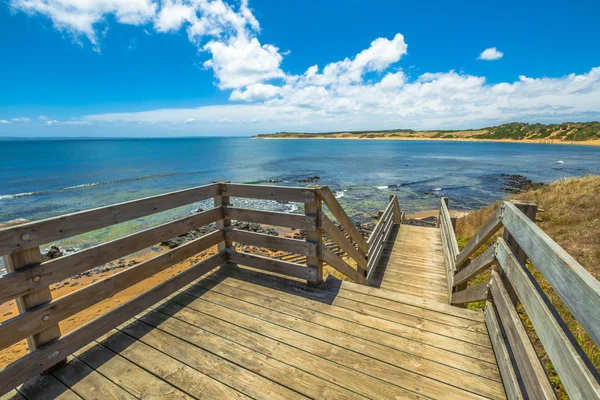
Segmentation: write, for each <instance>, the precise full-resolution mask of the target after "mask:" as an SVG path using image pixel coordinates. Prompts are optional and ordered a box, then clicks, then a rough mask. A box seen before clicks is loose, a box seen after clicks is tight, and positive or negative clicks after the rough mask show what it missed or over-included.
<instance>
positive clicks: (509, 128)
mask: <svg viewBox="0 0 600 400" xmlns="http://www.w3.org/2000/svg"><path fill="white" fill-rule="evenodd" d="M255 137H256V138H259V139H399V140H400V139H463V140H464V139H480V140H501V141H535V142H548V143H555V142H557V143H560V142H564V143H571V142H576V143H585V142H598V141H600V122H565V123H562V124H548V125H544V124H526V123H520V122H513V123H509V124H503V125H499V126H492V127H487V128H482V129H467V130H430V131H415V130H412V129H391V130H385V131H343V132H321V133H307V132H277V133H272V134H261V135H257V136H255Z"/></svg>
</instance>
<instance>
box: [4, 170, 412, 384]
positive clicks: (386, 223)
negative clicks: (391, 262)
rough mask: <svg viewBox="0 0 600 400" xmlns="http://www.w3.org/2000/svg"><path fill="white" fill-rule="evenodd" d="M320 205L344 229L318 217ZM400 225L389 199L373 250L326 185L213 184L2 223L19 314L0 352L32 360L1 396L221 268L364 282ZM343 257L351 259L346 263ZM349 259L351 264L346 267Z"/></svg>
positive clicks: (7, 288) (7, 377)
mask: <svg viewBox="0 0 600 400" xmlns="http://www.w3.org/2000/svg"><path fill="white" fill-rule="evenodd" d="M239 197H245V198H253V199H263V200H274V201H285V202H296V203H301V204H302V205H303V206H304V214H303V215H302V214H288V213H278V212H271V211H259V210H251V209H243V208H236V207H234V206H233V205H232V203H235V198H239ZM211 198H213V199H214V208H212V209H209V210H207V211H203V212H201V213H198V214H194V215H190V216H186V217H183V218H179V219H176V220H173V221H169V222H167V223H164V224H161V225H158V226H155V227H152V228H149V229H146V230H143V231H140V232H136V233H133V234H130V235H127V236H124V237H121V238H118V239H115V240H111V241H108V242H105V243H102V244H99V245H97V246H93V247H89V248H86V249H83V250H80V251H78V252H75V253H72V254H68V255H65V256H63V257H60V258H57V259H52V260H47V261H44V260H42V255H41V252H40V249H39V246H40V245H44V244H48V243H52V242H54V241H57V240H62V239H65V238H68V237H72V236H75V235H79V234H82V233H86V232H90V231H93V230H96V229H100V228H106V227H109V226H111V225H114V224H118V223H122V222H126V221H130V220H133V219H136V218H141V217H145V216H148V215H151V214H155V213H159V212H162V211H166V210H169V209H173V208H177V207H181V206H185V205H189V204H192V203H196V202H198V201H203V200H209V199H211ZM322 203H324V204H325V205H326V207H327V209H328V210H329V211H330V212H331V214H332V215H333V217H334V218H335V219H336V220H337V221H338V222H339V224H340V226H341V229H342V230H340V229H339V228H338V226H336V225H335V224H334V223H333V222H332V221H331V220H330V219H329V217H328V216H327V215H325V213H324V212H323V210H322ZM401 218H402V214H401V212H400V207H399V203H398V199H397V198H396V197H395V196H393V198H391V200H390V203H389V205H388V207H386V210H385V212H384V213H383V215H382V218H380V220H379V222H378V224H377V227H376V228H375V231H374V236H372V238H370V242H372V244H369V243H367V241H366V240H365V239H364V238H363V237H362V235H361V234H360V232H359V231H358V230H357V229H356V227H355V226H354V225H353V224H352V222H351V220H350V218H349V217H348V215H347V214H346V213H345V212H344V210H343V208H342V207H341V205H340V204H339V202H338V201H337V200H336V199H335V196H334V195H333V193H332V192H331V190H330V189H329V188H328V187H326V186H317V187H306V188H294V187H278V186H259V185H240V184H233V183H230V182H228V181H217V182H215V183H213V184H210V185H206V186H200V187H196V188H192V189H186V190H181V191H177V192H173V193H167V194H163V195H159V196H153V197H148V198H144V199H141V200H134V201H129V202H125V203H120V204H115V205H111V206H107V207H101V208H97V209H94V210H88V211H81V212H76V213H72V214H68V215H64V216H59V217H53V218H49V219H45V220H42V221H35V222H28V221H24V220H19V221H16V222H15V223H13V224H7V223H4V224H2V225H0V255H3V256H4V262H5V265H6V268H7V271H8V273H7V274H5V275H2V276H1V277H0V303H2V302H6V301H9V300H11V299H17V304H18V306H19V314H18V315H17V316H15V317H13V318H10V319H8V320H7V321H5V322H3V323H1V324H0V349H4V348H6V347H8V346H10V345H12V344H14V343H16V342H18V341H20V340H23V339H27V340H28V342H29V349H30V353H29V354H28V355H26V356H25V357H22V358H21V359H19V360H17V361H15V362H13V363H12V364H10V365H8V366H7V367H6V368H4V369H3V370H2V371H0V392H1V393H5V392H6V391H8V390H10V389H12V388H14V387H15V386H17V385H19V384H20V383H22V382H24V381H26V380H27V379H29V378H31V377H33V376H34V375H35V374H38V373H40V372H43V371H45V370H47V369H49V368H51V367H53V366H55V365H57V364H59V363H61V362H62V360H64V359H65V358H66V357H67V356H68V355H69V354H71V353H72V352H74V351H76V350H78V349H79V348H81V347H82V346H84V345H86V344H88V343H89V342H91V341H93V340H94V339H96V338H98V337H99V336H101V335H103V334H105V333H107V332H108V331H110V330H111V329H113V328H115V327H116V326H118V325H119V324H121V323H123V322H125V321H127V320H128V319H130V318H132V317H134V316H135V315H136V314H138V313H140V312H141V311H143V310H145V309H147V308H148V307H150V306H151V305H152V304H154V303H156V302H158V301H160V300H162V299H163V298H164V297H166V296H168V295H170V294H172V293H174V292H176V291H178V290H180V289H181V288H182V287H183V286H185V285H187V284H189V283H191V282H193V281H194V280H196V279H198V278H200V277H201V276H202V275H204V274H206V273H207V272H209V271H211V270H212V269H214V268H216V267H218V266H220V265H222V264H225V263H234V264H240V265H244V266H248V267H251V268H255V269H260V270H264V271H268V272H271V273H276V274H282V275H286V276H289V277H293V278H297V279H303V280H306V281H307V282H309V283H312V284H318V283H319V282H321V280H322V276H323V263H327V264H329V265H331V266H332V267H333V268H335V269H336V270H338V271H340V272H341V273H342V274H344V275H346V276H347V277H349V278H350V279H352V280H354V281H356V282H359V283H365V282H366V279H367V276H368V274H369V273H370V271H371V270H372V268H373V267H374V265H375V264H376V263H377V260H378V259H379V257H380V255H381V249H382V248H383V245H384V244H385V241H386V239H387V237H388V236H389V233H390V231H391V226H392V225H393V224H394V223H396V224H397V223H399V222H400V221H401ZM232 221H246V222H255V223H260V224H266V225H272V226H282V227H287V228H293V229H302V230H304V231H305V233H306V238H305V240H297V239H291V238H286V237H278V236H273V235H267V234H261V233H255V232H249V231H243V230H239V229H235V228H233V224H232ZM211 224H215V227H216V229H215V230H213V231H212V232H209V233H207V234H205V235H204V236H202V237H200V238H197V239H194V240H192V241H189V242H187V243H185V244H183V245H181V246H178V247H176V248H174V249H171V250H168V251H166V252H163V253H160V254H158V255H156V256H154V257H153V258H150V259H148V260H146V261H144V262H142V263H139V264H137V265H134V266H131V267H129V268H126V269H124V270H122V271H120V272H118V273H116V274H114V275H111V276H108V277H106V278H104V279H102V280H99V281H97V282H94V283H92V284H90V285H89V286H85V287H82V288H81V289H79V290H76V291H74V292H71V293H69V294H67V295H65V296H62V297H59V298H55V299H52V297H51V295H50V290H49V285H52V284H54V283H57V282H60V281H62V280H64V279H68V278H69V277H71V276H73V275H76V274H80V273H84V272H85V271H88V270H91V269H93V268H96V267H98V266H101V265H104V264H107V263H109V262H111V261H114V260H117V259H120V258H122V257H125V256H127V255H130V254H133V253H136V252H138V251H141V250H144V249H147V248H149V247H151V246H153V245H156V244H157V243H161V242H165V241H167V240H169V239H171V238H174V237H177V236H179V235H183V234H185V233H187V232H190V231H192V230H195V229H198V228H200V227H202V226H207V225H211ZM323 234H325V235H326V236H327V237H328V238H329V239H330V240H331V241H333V243H334V244H335V245H336V249H337V250H336V251H333V250H332V249H330V248H329V247H328V246H325V243H324V242H323V239H322V236H323ZM236 244H245V245H250V246H257V247H260V248H265V249H270V250H274V251H281V252H285V253H287V254H290V255H292V256H293V257H303V258H302V259H303V260H305V263H297V262H291V261H285V260H282V259H277V258H275V257H264V256H259V255H255V254H250V253H246V252H243V251H241V250H239V249H236V248H235V245H236ZM215 246H217V253H216V254H214V255H212V256H209V257H208V258H206V259H204V260H203V261H200V262H195V261H192V262H191V264H193V265H192V266H191V267H190V268H189V269H186V270H184V271H183V272H180V273H178V274H177V275H175V276H173V277H172V278H170V279H169V280H167V281H165V282H163V283H161V284H159V285H157V286H155V287H153V288H151V289H150V290H148V291H146V292H144V293H142V294H141V295H139V296H137V297H135V298H133V299H131V300H129V301H128V302H126V303H124V304H122V305H120V306H118V307H117V308H115V309H113V310H110V311H108V312H106V313H105V314H103V315H100V316H98V317H97V318H95V319H93V320H92V321H90V322H88V323H86V324H84V325H82V326H80V327H78V328H77V329H75V330H74V331H71V332H69V333H67V334H61V332H60V329H59V325H58V324H59V322H60V321H62V320H64V319H66V318H69V317H71V316H73V315H75V314H76V313H78V312H80V311H82V310H84V309H86V308H88V307H90V306H93V305H95V304H97V303H99V302H101V301H102V300H105V299H107V298H109V297H112V296H114V295H115V294H117V293H119V292H121V291H123V290H125V289H127V288H129V287H131V286H133V285H135V284H137V283H139V282H141V281H143V280H145V279H147V278H149V277H151V276H152V275H155V274H157V273H159V272H161V271H164V270H165V269H167V268H169V267H172V266H174V265H175V264H177V263H180V262H182V261H185V260H189V259H193V257H195V256H196V255H197V254H199V253H201V252H205V251H206V250H209V249H211V248H213V247H215ZM340 252H341V253H340ZM342 255H345V256H347V257H348V259H347V260H345V259H344V258H342ZM369 256H370V257H369ZM350 260H352V261H353V262H354V263H355V264H356V266H352V265H350V264H349V262H350Z"/></svg>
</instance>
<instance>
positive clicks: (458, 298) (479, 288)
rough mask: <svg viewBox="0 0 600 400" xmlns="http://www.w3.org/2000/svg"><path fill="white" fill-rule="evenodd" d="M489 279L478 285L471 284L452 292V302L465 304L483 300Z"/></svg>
mask: <svg viewBox="0 0 600 400" xmlns="http://www.w3.org/2000/svg"><path fill="white" fill-rule="evenodd" d="M489 284H490V281H489V279H488V280H487V281H485V282H482V283H480V284H478V285H475V286H471V287H470V288H467V289H465V290H461V291H460V292H456V293H452V300H451V301H450V302H451V303H452V304H466V303H471V302H474V301H483V300H486V299H487V297H488V286H489Z"/></svg>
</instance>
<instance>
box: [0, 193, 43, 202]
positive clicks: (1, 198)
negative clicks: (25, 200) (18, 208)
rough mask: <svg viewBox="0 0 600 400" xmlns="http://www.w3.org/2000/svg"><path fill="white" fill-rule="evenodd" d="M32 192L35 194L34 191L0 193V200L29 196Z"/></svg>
mask: <svg viewBox="0 0 600 400" xmlns="http://www.w3.org/2000/svg"><path fill="white" fill-rule="evenodd" d="M33 194H35V193H34V192H29V193H15V194H4V195H0V200H5V199H16V198H19V197H27V196H31V195H33Z"/></svg>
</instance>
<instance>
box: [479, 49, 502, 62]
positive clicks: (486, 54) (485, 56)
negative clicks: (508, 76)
mask: <svg viewBox="0 0 600 400" xmlns="http://www.w3.org/2000/svg"><path fill="white" fill-rule="evenodd" d="M502 57H504V53H503V52H501V51H499V50H498V49H497V48H495V47H490V48H488V49H485V50H484V51H482V52H481V54H480V55H479V57H477V58H478V59H479V60H486V61H493V60H499V59H501V58H502Z"/></svg>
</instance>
